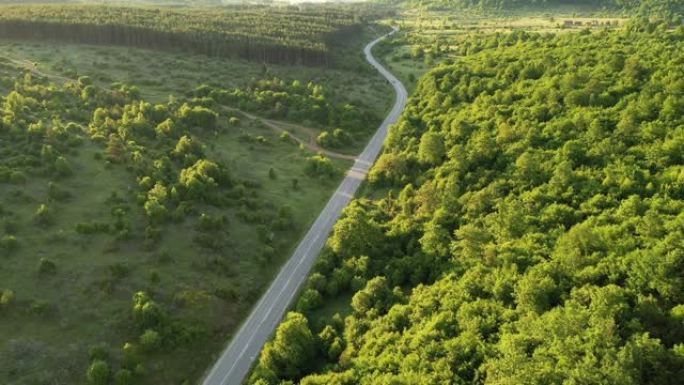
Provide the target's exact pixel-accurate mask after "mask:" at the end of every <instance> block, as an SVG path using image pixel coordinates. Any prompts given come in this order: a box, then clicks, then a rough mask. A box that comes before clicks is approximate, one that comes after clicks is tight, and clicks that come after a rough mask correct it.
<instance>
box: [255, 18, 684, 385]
mask: <svg viewBox="0 0 684 385" xmlns="http://www.w3.org/2000/svg"><path fill="white" fill-rule="evenodd" d="M667 28H668V26H667V25H648V24H641V23H637V22H635V23H632V24H630V25H628V26H626V27H625V28H623V29H622V30H618V31H609V30H603V31H595V32H591V31H589V30H585V31H583V32H579V33H565V34H558V35H552V34H537V33H527V32H513V33H500V34H493V35H487V36H482V35H480V36H473V38H472V39H469V40H467V44H465V45H464V46H463V47H461V48H462V53H463V55H464V56H463V57H461V58H459V60H458V62H456V63H451V64H443V65H440V66H438V67H436V68H435V69H434V70H432V71H431V72H429V73H428V74H427V75H426V76H425V77H423V78H422V79H421V80H420V82H419V84H418V88H417V91H416V93H415V94H414V95H413V96H412V98H411V99H410V101H409V105H408V107H407V108H406V110H405V112H404V114H403V117H402V119H401V120H400V122H399V123H398V124H396V125H395V126H393V128H392V129H391V131H390V134H389V137H388V139H387V142H386V148H385V151H384V153H383V155H382V156H381V157H380V159H379V160H378V162H377V164H376V165H375V166H374V168H373V169H372V171H371V173H370V175H369V179H370V183H371V187H372V188H373V191H374V193H373V195H372V196H376V197H378V196H379V198H376V199H367V198H365V199H357V200H356V201H354V202H353V203H352V204H351V206H350V207H348V208H347V209H346V212H345V215H344V217H343V218H342V219H341V220H340V221H339V222H338V223H337V225H336V226H335V229H334V232H333V234H332V236H331V238H330V239H329V242H328V248H327V251H326V252H325V253H324V254H323V255H322V256H321V258H320V260H319V261H318V263H317V265H316V267H315V268H314V272H313V274H312V275H311V277H310V278H309V281H308V282H307V284H306V287H305V288H304V290H303V294H302V296H301V298H300V300H299V302H298V304H297V306H296V309H295V310H296V311H297V312H298V313H300V314H299V315H297V314H293V315H290V316H288V318H287V320H288V321H289V322H286V323H283V325H282V326H281V328H286V329H293V330H289V331H288V333H289V334H291V335H294V336H306V338H304V337H298V338H297V339H296V340H293V341H289V342H288V341H286V340H284V339H285V336H286V335H288V333H285V331H283V330H279V331H278V333H277V336H278V337H277V338H276V340H274V341H273V342H270V343H269V344H267V346H266V348H265V349H264V353H263V354H262V356H261V359H260V361H259V365H258V366H257V368H256V369H255V372H254V373H253V375H252V377H251V383H252V384H259V385H263V384H271V385H275V384H287V383H290V382H288V381H292V382H294V383H300V384H302V385H319V384H320V385H323V384H343V385H351V384H363V385H366V384H368V385H370V384H406V385H408V384H488V385H495V384H496V385H513V384H578V383H587V384H589V383H591V384H653V385H656V384H657V385H663V384H665V385H667V384H671V385H675V384H679V383H681V379H682V378H684V279H682V271H684V249H683V248H682V244H683V242H684V166H683V164H684V158H683V157H682V154H684V118H683V116H684V98H682V95H684V81H683V80H682V79H684V67H683V66H682V63H683V62H684V50H683V49H682V48H683V46H684V28H681V27H680V28H679V29H676V30H671V31H670V32H666V31H667ZM331 301H333V302H338V301H343V302H344V303H346V304H347V307H346V308H344V310H343V311H342V312H341V314H336V315H333V316H326V315H323V316H322V315H321V314H326V313H325V311H328V310H327V309H326V308H325V305H323V304H326V303H330V302H331ZM320 309H323V310H320ZM301 315H304V316H306V317H307V318H306V319H303V318H302V317H301ZM345 315H346V316H345ZM294 320H298V322H297V323H294V322H293V321H294ZM307 321H308V322H307ZM295 330H296V332H295ZM310 335H313V336H316V337H315V338H310V337H309V336H310ZM292 345H294V348H296V349H299V350H300V351H301V352H303V353H302V354H300V355H298V356H296V357H289V358H288V359H286V360H283V359H282V357H287V356H286V355H283V354H281V353H282V352H281V350H282V349H284V348H283V347H285V346H292ZM292 348H293V347H290V349H292ZM312 349H317V351H318V357H321V358H320V359H319V360H317V361H316V360H312V359H310V357H311V353H306V354H305V352H311V350H312ZM307 354H308V355H307ZM276 357H277V358H278V359H277V360H276V359H275V358H276Z"/></svg>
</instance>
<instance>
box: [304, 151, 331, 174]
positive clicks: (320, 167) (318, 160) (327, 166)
mask: <svg viewBox="0 0 684 385" xmlns="http://www.w3.org/2000/svg"><path fill="white" fill-rule="evenodd" d="M305 171H306V173H307V174H309V175H311V176H320V177H329V178H330V177H332V176H334V175H335V166H333V163H332V161H331V160H330V158H327V157H325V156H323V155H321V154H319V155H314V156H312V157H309V158H307V160H306V166H305Z"/></svg>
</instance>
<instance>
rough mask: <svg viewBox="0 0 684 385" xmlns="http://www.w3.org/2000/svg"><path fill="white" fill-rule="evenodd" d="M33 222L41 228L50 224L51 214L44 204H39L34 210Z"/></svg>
mask: <svg viewBox="0 0 684 385" xmlns="http://www.w3.org/2000/svg"><path fill="white" fill-rule="evenodd" d="M33 218H34V220H35V221H36V223H38V224H39V225H41V226H47V225H49V224H50V223H52V213H51V212H50V209H49V208H48V206H47V205H46V204H41V205H40V206H38V209H37V210H36V214H35V215H34V217H33Z"/></svg>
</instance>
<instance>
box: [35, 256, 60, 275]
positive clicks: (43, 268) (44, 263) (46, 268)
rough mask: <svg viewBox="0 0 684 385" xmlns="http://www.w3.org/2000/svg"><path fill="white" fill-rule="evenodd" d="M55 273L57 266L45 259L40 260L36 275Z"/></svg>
mask: <svg viewBox="0 0 684 385" xmlns="http://www.w3.org/2000/svg"><path fill="white" fill-rule="evenodd" d="M56 272H57V265H56V264H55V263H54V262H52V261H51V260H49V259H47V258H41V259H40V262H39V263H38V273H39V274H40V275H52V274H55V273H56Z"/></svg>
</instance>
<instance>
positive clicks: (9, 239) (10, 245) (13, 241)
mask: <svg viewBox="0 0 684 385" xmlns="http://www.w3.org/2000/svg"><path fill="white" fill-rule="evenodd" d="M18 247H19V241H17V237H15V236H14V235H5V236H3V237H2V238H0V249H2V250H5V251H8V252H9V251H13V250H16V249H17V248H18Z"/></svg>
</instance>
